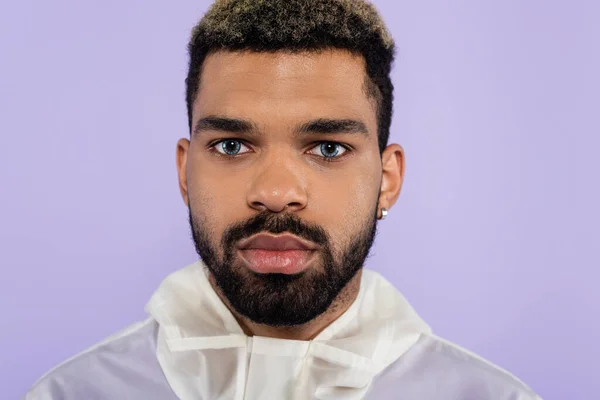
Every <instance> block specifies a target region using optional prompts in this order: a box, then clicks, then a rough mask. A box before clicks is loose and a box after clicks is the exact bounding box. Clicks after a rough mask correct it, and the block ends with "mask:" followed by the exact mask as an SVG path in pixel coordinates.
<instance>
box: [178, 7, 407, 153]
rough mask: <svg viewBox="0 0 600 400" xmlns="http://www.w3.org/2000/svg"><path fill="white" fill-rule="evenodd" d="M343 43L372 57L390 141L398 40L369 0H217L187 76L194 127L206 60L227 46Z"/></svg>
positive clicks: (289, 47)
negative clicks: (394, 62) (392, 80)
mask: <svg viewBox="0 0 600 400" xmlns="http://www.w3.org/2000/svg"><path fill="white" fill-rule="evenodd" d="M331 48H333V49H342V50H347V51H349V52H351V53H352V54H357V55H361V56H362V57H364V59H365V62H366V73H367V77H366V79H365V91H366V93H367V95H368V96H370V97H371V98H373V99H374V100H375V104H376V110H377V119H378V143H379V150H380V152H383V150H384V149H385V147H386V146H387V142H388V138H389V134H390V124H391V120H392V102H393V89H394V87H393V85H392V82H391V79H390V71H391V68H392V63H393V61H394V50H395V46H394V41H393V39H392V37H391V36H390V34H389V32H388V30H387V29H386V27H385V24H384V22H383V20H382V18H381V17H380V15H379V13H378V12H377V10H376V9H375V7H374V6H373V5H372V4H370V3H369V2H367V1H365V0H216V2H215V3H214V4H213V5H212V6H211V8H210V9H209V10H208V12H207V13H206V15H205V16H204V17H203V18H202V19H201V20H200V22H199V23H198V25H196V26H195V27H194V29H193V31H192V37H191V40H190V43H189V45H188V50H189V54H190V62H189V70H188V75H187V78H186V80H185V83H186V103H187V112H188V120H189V127H190V132H191V130H192V109H193V105H194V101H195V100H196V97H197V95H198V88H199V85H200V75H201V73H202V64H203V63H204V60H205V59H206V57H207V56H208V55H210V54H211V53H214V52H216V51H220V50H226V51H244V50H247V51H255V52H275V51H289V52H302V51H320V50H326V49H331Z"/></svg>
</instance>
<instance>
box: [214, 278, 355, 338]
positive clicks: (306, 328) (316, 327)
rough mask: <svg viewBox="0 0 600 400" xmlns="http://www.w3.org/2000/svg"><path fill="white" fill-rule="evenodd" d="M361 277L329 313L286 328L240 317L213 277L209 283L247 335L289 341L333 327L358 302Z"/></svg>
mask: <svg viewBox="0 0 600 400" xmlns="http://www.w3.org/2000/svg"><path fill="white" fill-rule="evenodd" d="M361 277H362V270H359V271H358V272H357V273H356V275H355V276H354V277H353V278H352V280H351V281H350V282H348V284H347V285H346V286H345V287H344V289H342V291H341V292H340V293H339V294H338V295H337V296H336V298H335V300H334V301H333V303H331V306H329V308H328V309H327V311H325V312H324V313H323V314H321V315H319V316H318V317H316V318H315V319H313V320H312V321H309V322H307V323H306V324H302V325H295V326H284V327H281V326H269V325H263V324H257V323H254V322H252V321H250V320H249V319H248V318H246V317H244V316H242V315H240V314H239V313H237V312H236V311H235V310H234V309H233V307H232V306H231V304H229V302H228V301H227V299H226V298H225V296H224V295H223V294H222V293H221V291H220V290H219V289H218V287H217V286H216V283H215V281H214V279H213V277H212V275H211V276H210V277H209V281H210V284H211V285H212V287H213V289H214V290H215V292H216V293H217V295H218V296H219V297H220V298H221V300H222V301H223V303H224V304H225V305H226V306H227V308H228V309H229V311H231V313H232V314H233V316H234V317H235V319H236V320H237V321H238V323H239V324H240V327H241V328H242V330H243V331H244V333H245V334H246V335H248V336H263V337H271V338H276V339H288V340H312V339H314V338H315V337H316V336H317V335H318V334H319V333H321V332H322V331H323V330H324V329H325V328H327V327H328V326H329V325H331V324H332V323H333V322H334V321H335V320H336V319H338V318H339V317H340V316H341V315H342V314H343V313H344V312H346V310H347V309H348V308H349V307H350V306H351V305H352V303H354V300H356V297H357V296H358V291H359V289H360V279H361Z"/></svg>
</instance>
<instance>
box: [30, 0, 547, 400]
mask: <svg viewBox="0 0 600 400" xmlns="http://www.w3.org/2000/svg"><path fill="white" fill-rule="evenodd" d="M189 51H190V65H189V73H188V77H187V80H186V85H187V107H188V117H189V127H190V138H189V140H188V139H181V140H180V141H179V143H178V146H177V166H178V173H179V187H180V190H181V194H182V197H183V200H184V202H185V204H186V205H187V207H188V209H189V219H190V226H191V230H192V234H193V239H194V242H195V246H196V249H197V252H198V255H199V256H200V258H201V260H202V263H200V262H198V263H195V264H192V265H190V266H188V267H186V268H184V269H183V270H180V271H178V272H175V273H174V274H172V275H171V276H169V277H168V278H167V279H166V280H165V281H164V282H163V283H162V284H161V285H160V287H159V288H158V290H157V291H156V292H155V294H154V295H153V296H152V298H151V299H150V301H149V303H148V305H147V311H148V313H149V315H150V318H149V319H148V320H147V321H145V322H142V323H140V324H137V325H134V326H132V327H130V328H128V329H127V330H125V331H123V332H121V333H119V334H117V335H115V336H113V337H111V338H109V339H107V340H106V341H104V342H102V343H100V344H98V345H96V346H94V347H93V348H91V349H89V350H87V351H85V352H84V353H82V354H80V355H78V356H76V357H74V358H73V359H71V360H69V361H67V362H66V363H63V364H62V365H60V366H59V367H57V368H56V369H54V370H53V371H51V372H50V373H49V374H47V375H46V376H45V377H43V378H42V379H41V380H40V381H39V382H38V383H37V384H36V385H35V386H34V388H32V390H31V391H30V392H29V393H28V395H27V398H28V399H31V400H34V399H40V400H41V399H145V400H150V399H184V400H188V399H189V400H191V399H363V398H368V399H405V400H441V399H444V400H446V399H449V400H467V399H469V400H470V399H474V400H509V399H520V400H531V399H539V397H537V396H536V395H535V394H534V393H533V392H532V391H531V390H530V389H529V388H528V387H527V386H525V385H524V384H523V383H521V382H520V381H518V380H517V379H516V378H515V377H513V376H511V375H510V374H509V373H507V372H505V371H503V370H501V369H499V368H497V367H495V366H493V365H491V364H489V363H487V362H486V361H484V360H482V359H480V358H478V357H477V356H475V355H472V354H470V353H468V352H466V351H464V350H461V349H459V348H458V347H456V346H454V345H452V344H450V343H448V342H446V341H444V340H442V339H440V338H437V337H435V336H433V335H432V334H431V332H430V329H429V327H428V326H427V325H426V324H425V323H424V322H423V321H422V320H421V319H420V318H419V317H418V316H417V314H416V313H415V312H414V311H413V310H412V308H411V307H410V306H409V304H408V303H407V302H406V300H405V299H404V298H403V297H402V296H401V295H400V294H399V293H398V292H397V291H396V289H394V288H393V287H392V286H391V285H390V284H389V283H388V282H387V281H385V280H384V279H383V278H382V277H381V276H379V275H378V274H376V273H374V272H372V271H369V270H366V269H363V268H362V267H363V262H364V261H365V258H366V257H367V255H368V253H369V250H370V248H371V245H372V243H373V239H374V237H375V231H376V225H377V220H378V219H384V218H385V216H386V215H387V213H388V211H389V210H390V208H391V207H392V206H393V205H394V203H395V202H396V200H397V198H398V196H399V193H400V189H401V186H402V181H403V176H404V155H403V150H402V148H401V147H400V146H399V145H396V144H392V145H388V144H387V142H388V136H389V129H390V122H391V116H392V90H393V86H392V83H391V81H390V76H389V74H390V69H391V64H392V61H393V58H394V43H393V41H392V38H391V37H390V35H389V33H388V31H387V30H386V28H385V26H384V24H383V22H382V20H381V18H380V16H379V15H378V13H377V11H376V10H375V9H374V7H373V6H372V5H370V4H369V3H367V2H365V1H362V0H287V1H280V0H218V1H217V2H216V3H215V4H214V5H213V7H212V8H211V9H210V10H209V11H208V13H207V14H206V15H205V16H204V18H203V19H202V20H201V21H200V23H199V24H198V25H197V26H196V27H195V28H194V30H193V33H192V38H191V41H190V44H189Z"/></svg>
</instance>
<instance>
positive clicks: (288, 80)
mask: <svg viewBox="0 0 600 400" xmlns="http://www.w3.org/2000/svg"><path fill="white" fill-rule="evenodd" d="M366 77H367V75H366V69H365V62H364V59H363V58H362V57H361V56H358V55H353V54H351V53H349V52H346V51H342V50H325V51H321V52H306V53H304V52H303V53H289V52H273V53H256V52H217V53H214V54H211V55H210V56H208V57H207V59H206V61H205V62H204V65H203V69H202V76H201V81H200V88H199V91H198V96H197V100H196V103H195V106H194V119H197V118H199V117H200V116H202V115H210V114H215V113H218V114H230V115H231V116H236V117H246V118H251V119H252V118H255V117H260V116H261V115H264V116H265V117H267V116H270V117H273V116H274V115H273V114H275V113H276V114H278V117H280V118H286V117H289V118H293V119H307V118H314V117H336V118H361V119H362V120H363V121H364V122H365V123H366V124H367V125H368V126H369V125H371V124H375V125H376V121H375V103H374V100H373V99H372V98H370V97H369V96H368V95H367V93H366V90H365V80H366Z"/></svg>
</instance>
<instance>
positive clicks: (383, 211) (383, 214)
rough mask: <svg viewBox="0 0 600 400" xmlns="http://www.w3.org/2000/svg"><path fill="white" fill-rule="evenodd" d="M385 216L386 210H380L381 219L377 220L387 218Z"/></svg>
mask: <svg viewBox="0 0 600 400" xmlns="http://www.w3.org/2000/svg"><path fill="white" fill-rule="evenodd" d="M387 215H388V210H386V209H385V208H382V209H381V218H379V219H380V220H382V221H383V220H384V219H386V218H387Z"/></svg>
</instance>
